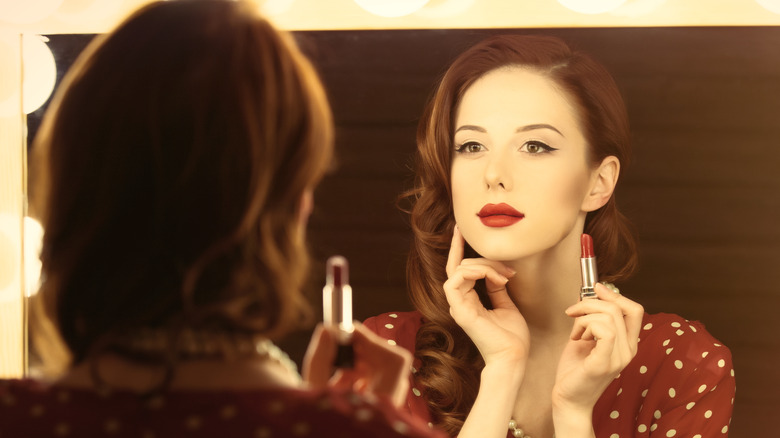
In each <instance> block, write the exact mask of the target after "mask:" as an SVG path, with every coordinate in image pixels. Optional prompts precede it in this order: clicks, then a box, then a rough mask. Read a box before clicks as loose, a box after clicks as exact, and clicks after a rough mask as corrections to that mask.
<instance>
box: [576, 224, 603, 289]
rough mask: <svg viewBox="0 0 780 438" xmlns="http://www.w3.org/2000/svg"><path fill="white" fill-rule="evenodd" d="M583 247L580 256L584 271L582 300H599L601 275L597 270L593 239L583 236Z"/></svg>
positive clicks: (581, 239)
mask: <svg viewBox="0 0 780 438" xmlns="http://www.w3.org/2000/svg"><path fill="white" fill-rule="evenodd" d="M580 244H581V246H582V255H581V256H580V268H581V269H582V290H581V291H580V300H584V299H598V297H597V296H596V289H595V288H596V283H597V282H598V281H599V274H598V271H597V269H596V256H595V255H594V254H593V238H591V237H590V235H588V234H583V235H582V237H581V238H580Z"/></svg>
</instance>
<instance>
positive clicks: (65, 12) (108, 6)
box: [41, 0, 140, 33]
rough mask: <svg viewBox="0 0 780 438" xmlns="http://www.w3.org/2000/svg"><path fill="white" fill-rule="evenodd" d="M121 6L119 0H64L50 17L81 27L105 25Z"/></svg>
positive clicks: (117, 14) (113, 17)
mask: <svg viewBox="0 0 780 438" xmlns="http://www.w3.org/2000/svg"><path fill="white" fill-rule="evenodd" d="M136 3H140V2H136ZM121 6H122V2H121V1H106V0H65V1H64V2H63V4H62V6H60V8H59V9H57V11H56V12H54V14H53V15H52V19H53V20H57V21H61V22H63V23H66V24H69V25H72V26H74V27H75V26H78V27H80V28H82V29H85V28H87V26H89V27H91V26H93V25H102V26H106V25H107V23H113V22H114V21H115V20H116V19H117V17H118V16H119V14H120V13H121V11H122V8H121ZM41 33H43V32H41Z"/></svg>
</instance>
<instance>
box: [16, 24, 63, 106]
mask: <svg viewBox="0 0 780 438" xmlns="http://www.w3.org/2000/svg"><path fill="white" fill-rule="evenodd" d="M22 40H23V43H22V53H23V56H24V57H23V63H24V64H23V72H24V77H23V79H22V81H23V82H22V86H23V88H22V96H23V108H24V112H25V113H27V114H29V113H31V112H33V111H35V110H37V109H38V108H40V106H41V105H43V103H44V102H46V99H48V98H49V96H50V95H51V92H52V91H53V90H54V83H55V82H56V80H57V65H56V64H55V63H54V55H53V54H52V53H51V50H50V49H49V46H48V45H46V42H45V40H46V38H45V37H42V36H40V35H31V34H28V35H24V38H23V39H22Z"/></svg>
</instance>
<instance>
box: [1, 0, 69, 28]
mask: <svg viewBox="0 0 780 438" xmlns="http://www.w3.org/2000/svg"><path fill="white" fill-rule="evenodd" d="M62 2H63V0H0V21H5V22H8V23H14V24H29V23H36V22H38V21H41V20H43V19H44V18H46V17H48V16H49V15H51V14H52V13H54V11H56V10H57V8H59V7H60V5H61V4H62Z"/></svg>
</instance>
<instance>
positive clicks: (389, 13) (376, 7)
mask: <svg viewBox="0 0 780 438" xmlns="http://www.w3.org/2000/svg"><path fill="white" fill-rule="evenodd" d="M355 3H357V4H358V6H360V7H361V8H363V9H365V10H367V11H368V12H370V13H372V14H374V15H379V16H380V17H392V18H395V17H403V16H405V15H409V14H411V13H414V12H417V11H418V10H420V8H422V7H423V6H425V4H426V3H428V0H355Z"/></svg>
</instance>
